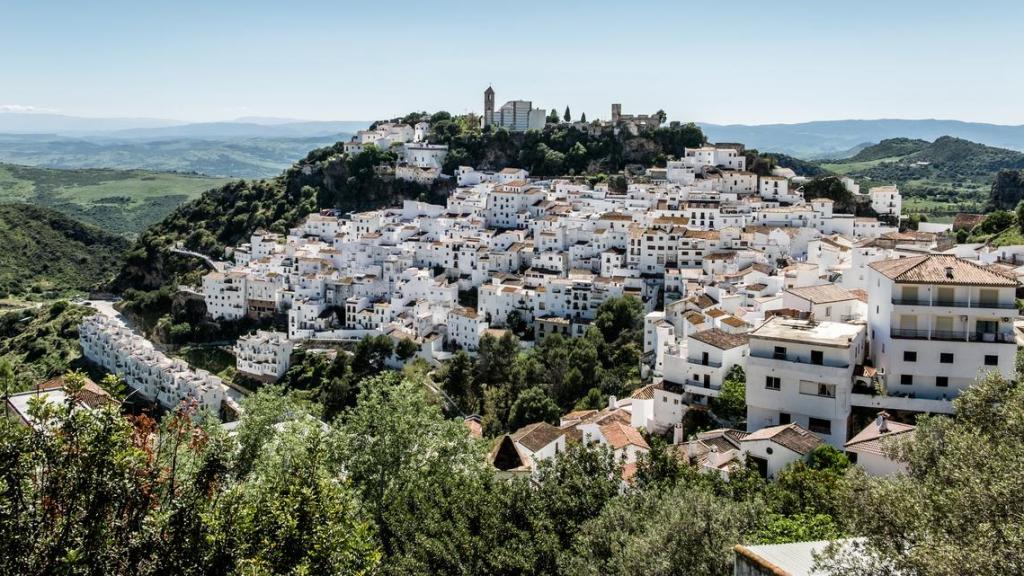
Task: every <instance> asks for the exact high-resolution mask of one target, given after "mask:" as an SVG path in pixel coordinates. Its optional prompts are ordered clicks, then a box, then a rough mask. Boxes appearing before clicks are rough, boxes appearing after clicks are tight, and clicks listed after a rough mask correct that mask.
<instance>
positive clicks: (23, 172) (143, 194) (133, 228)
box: [0, 164, 229, 235]
mask: <svg viewBox="0 0 1024 576" xmlns="http://www.w3.org/2000/svg"><path fill="white" fill-rule="evenodd" d="M228 181H229V179H226V178H209V177H206V176H195V175H191V174H176V173H169V172H148V171H145V170H104V169H82V170H62V169H55V168H37V167H31V166H18V165H14V164H0V202H24V203H27V204H34V205H37V206H45V207H47V208H52V209H54V210H58V211H60V212H62V213H64V214H66V215H68V216H71V217H72V218H75V219H77V220H81V221H82V222H86V223H89V224H94V225H96V226H99V227H100V228H102V229H104V230H107V231H109V232H113V233H116V234H124V235H134V234H138V233H139V232H141V231H142V230H144V229H146V228H147V227H148V226H150V225H151V224H154V223H156V222H158V221H160V220H162V219H163V218H164V217H165V216H167V214H169V213H170V212H171V211H172V210H174V208H176V207H177V206H179V205H180V204H182V203H184V202H186V201H188V200H191V199H192V198H195V197H197V196H199V195H200V194H201V193H202V192H203V191H205V190H208V189H210V188H214V187H216V186H220V185H221V184H223V183H225V182H228Z"/></svg>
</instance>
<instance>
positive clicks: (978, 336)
mask: <svg viewBox="0 0 1024 576" xmlns="http://www.w3.org/2000/svg"><path fill="white" fill-rule="evenodd" d="M890 336H892V337H893V338H898V339H902V340H944V341H949V342H988V343H999V344H1015V343H1016V342H1017V339H1016V337H1015V336H1014V335H1013V333H1012V332H967V331H960V330H931V331H929V330H909V329H896V328H894V329H892V331H890Z"/></svg>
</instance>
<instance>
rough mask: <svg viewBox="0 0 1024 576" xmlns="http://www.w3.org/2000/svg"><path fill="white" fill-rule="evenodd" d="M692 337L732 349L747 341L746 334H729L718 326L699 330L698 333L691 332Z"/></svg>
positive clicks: (725, 348)
mask: <svg viewBox="0 0 1024 576" xmlns="http://www.w3.org/2000/svg"><path fill="white" fill-rule="evenodd" d="M690 338H693V339H694V340H696V341H698V342H703V343H705V344H708V345H711V346H714V347H715V348H720V349H722V350H730V349H732V348H736V347H737V346H744V345H746V343H747V337H746V335H744V334H729V333H728V332H724V331H722V330H719V329H718V328H712V329H710V330H703V331H701V332H697V333H696V334H690Z"/></svg>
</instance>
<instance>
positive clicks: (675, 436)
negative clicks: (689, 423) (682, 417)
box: [672, 423, 683, 444]
mask: <svg viewBox="0 0 1024 576" xmlns="http://www.w3.org/2000/svg"><path fill="white" fill-rule="evenodd" d="M672 443H673V444H682V443H683V425H682V423H680V424H676V425H675V426H673V427H672Z"/></svg>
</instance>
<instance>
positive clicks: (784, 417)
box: [779, 412, 793, 426]
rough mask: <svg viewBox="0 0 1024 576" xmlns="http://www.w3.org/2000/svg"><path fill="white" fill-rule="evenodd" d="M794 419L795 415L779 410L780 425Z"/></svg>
mask: <svg viewBox="0 0 1024 576" xmlns="http://www.w3.org/2000/svg"><path fill="white" fill-rule="evenodd" d="M792 421H793V417H792V416H790V415H789V413H788V412H779V425H780V426H781V425H782V424H789V423H790V422H792Z"/></svg>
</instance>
